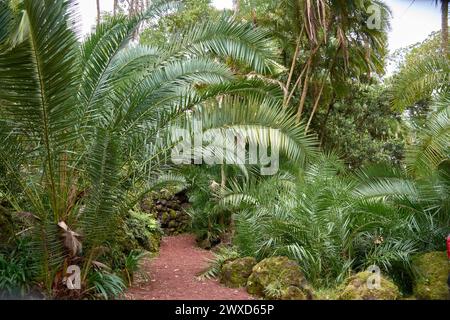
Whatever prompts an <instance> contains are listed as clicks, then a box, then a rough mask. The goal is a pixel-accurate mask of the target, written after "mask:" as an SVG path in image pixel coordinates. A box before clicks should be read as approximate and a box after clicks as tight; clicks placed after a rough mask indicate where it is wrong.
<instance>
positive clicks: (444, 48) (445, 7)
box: [441, 0, 449, 57]
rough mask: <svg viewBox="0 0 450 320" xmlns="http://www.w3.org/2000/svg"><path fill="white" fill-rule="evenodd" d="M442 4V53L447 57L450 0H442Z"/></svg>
mask: <svg viewBox="0 0 450 320" xmlns="http://www.w3.org/2000/svg"><path fill="white" fill-rule="evenodd" d="M441 2H442V6H441V9H442V30H441V33H442V43H441V48H442V53H443V54H444V56H445V57H447V56H448V2H449V0H441Z"/></svg>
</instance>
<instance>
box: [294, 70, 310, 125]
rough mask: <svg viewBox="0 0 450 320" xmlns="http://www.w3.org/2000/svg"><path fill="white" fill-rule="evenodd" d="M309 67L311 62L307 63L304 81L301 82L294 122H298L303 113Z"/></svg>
mask: <svg viewBox="0 0 450 320" xmlns="http://www.w3.org/2000/svg"><path fill="white" fill-rule="evenodd" d="M310 68H311V64H310V63H308V66H307V69H306V75H305V81H304V82H303V90H302V96H301V97H300V103H299V105H298V111H297V116H296V123H300V119H301V117H302V113H303V107H304V106H305V101H306V95H307V93H308V86H309V70H310Z"/></svg>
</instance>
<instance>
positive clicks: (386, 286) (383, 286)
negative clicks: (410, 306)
mask: <svg viewBox="0 0 450 320" xmlns="http://www.w3.org/2000/svg"><path fill="white" fill-rule="evenodd" d="M372 275H373V274H372V273H371V272H368V271H363V272H360V273H357V274H355V275H353V276H351V277H349V278H348V279H347V280H346V281H345V283H344V285H343V286H342V288H341V292H340V293H339V295H338V299H339V300H397V299H398V298H399V297H400V291H399V290H398V287H397V286H396V285H395V284H394V283H393V282H392V281H390V280H387V279H386V278H385V277H383V276H381V279H380V286H379V288H372V289H369V287H368V286H367V283H368V280H369V277H370V276H372ZM369 281H370V280H369Z"/></svg>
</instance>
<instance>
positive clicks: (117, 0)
mask: <svg viewBox="0 0 450 320" xmlns="http://www.w3.org/2000/svg"><path fill="white" fill-rule="evenodd" d="M118 5H119V0H114V7H113V15H114V16H115V15H116V14H117V7H118Z"/></svg>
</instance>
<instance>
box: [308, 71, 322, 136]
mask: <svg viewBox="0 0 450 320" xmlns="http://www.w3.org/2000/svg"><path fill="white" fill-rule="evenodd" d="M325 80H326V77H324V79H323V80H322V85H321V86H320V90H319V93H318V94H317V96H316V101H315V102H314V107H313V109H312V111H311V115H310V116H309V119H308V123H307V124H306V128H305V134H306V133H308V129H309V126H310V125H311V122H312V119H313V118H314V114H315V113H316V111H317V108H318V107H319V102H320V98H321V97H322V92H323V87H324V86H325Z"/></svg>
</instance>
